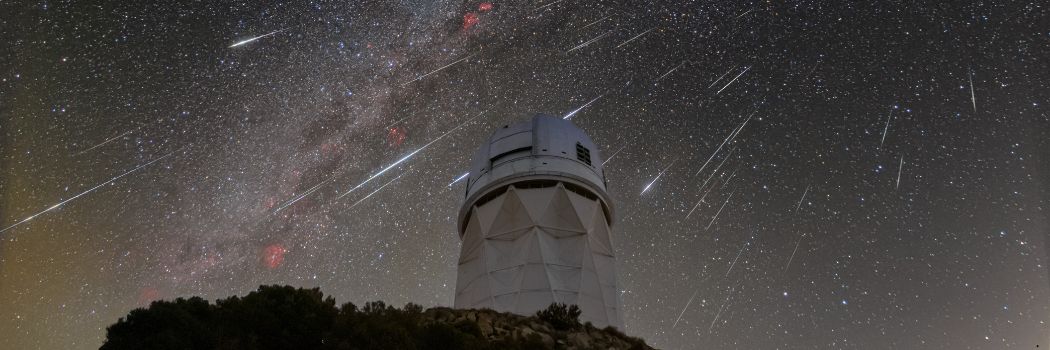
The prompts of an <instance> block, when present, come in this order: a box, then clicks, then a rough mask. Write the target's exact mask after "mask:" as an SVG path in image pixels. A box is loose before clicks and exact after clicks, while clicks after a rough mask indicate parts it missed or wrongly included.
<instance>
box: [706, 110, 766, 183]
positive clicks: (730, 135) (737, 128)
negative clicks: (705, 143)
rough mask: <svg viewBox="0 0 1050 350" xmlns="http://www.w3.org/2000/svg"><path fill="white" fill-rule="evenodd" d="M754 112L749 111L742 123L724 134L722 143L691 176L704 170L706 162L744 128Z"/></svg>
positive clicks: (709, 161)
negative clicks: (726, 134) (724, 137)
mask: <svg viewBox="0 0 1050 350" xmlns="http://www.w3.org/2000/svg"><path fill="white" fill-rule="evenodd" d="M756 112H757V111H755V112H751V115H748V116H747V119H745V120H744V122H743V123H740V126H738V127H736V129H733V132H730V133H729V136H726V139H725V141H722V144H721V145H718V148H716V149H715V152H714V153H711V156H710V157H707V161H706V162H704V165H702V166H700V170H697V171H696V174H693V176H696V175H700V172H702V171H704V168H706V167H707V164H708V163H711V159H714V158H715V155H717V154H718V151H721V150H722V147H723V146H725V145H726V143H727V142H729V140H730V139H733V138H735V137H736V135H737V134H739V133H740V130H743V129H744V125H747V122H748V121H749V120H751V117H752V116H754V115H755V113H756Z"/></svg>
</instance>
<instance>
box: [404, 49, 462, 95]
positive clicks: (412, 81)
mask: <svg viewBox="0 0 1050 350" xmlns="http://www.w3.org/2000/svg"><path fill="white" fill-rule="evenodd" d="M477 54H478V53H477V52H475V53H472V54H469V55H467V56H466V57H463V58H460V59H458V60H456V61H455V62H452V63H449V64H446V65H444V66H443V67H441V68H438V69H435V70H433V71H431V72H430V73H427V74H423V75H420V76H418V77H416V78H415V79H412V80H411V81H408V82H405V83H404V84H401V86H402V87H404V86H405V85H408V84H411V83H414V82H417V81H419V80H420V79H423V78H426V77H427V76H428V75H431V74H434V73H437V72H440V71H441V70H443V69H445V68H448V67H452V66H453V65H455V64H456V63H460V62H463V60H465V59H468V58H471V57H474V55H477Z"/></svg>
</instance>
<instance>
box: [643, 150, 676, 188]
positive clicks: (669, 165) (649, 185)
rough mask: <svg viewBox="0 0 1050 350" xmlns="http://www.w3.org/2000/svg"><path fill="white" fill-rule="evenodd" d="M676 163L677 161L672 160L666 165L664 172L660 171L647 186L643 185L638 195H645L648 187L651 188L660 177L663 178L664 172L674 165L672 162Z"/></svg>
mask: <svg viewBox="0 0 1050 350" xmlns="http://www.w3.org/2000/svg"><path fill="white" fill-rule="evenodd" d="M676 161H678V160H677V159H675V160H672V161H671V164H668V165H667V167H666V168H664V170H660V173H659V174H657V175H656V178H655V179H653V181H650V182H649V184H648V185H645V188H643V189H642V193H639V195H642V194H645V191H648V190H649V188H650V187H653V184H654V183H656V180H659V179H660V177H661V176H664V172H667V169H671V166H672V165H674V162H676Z"/></svg>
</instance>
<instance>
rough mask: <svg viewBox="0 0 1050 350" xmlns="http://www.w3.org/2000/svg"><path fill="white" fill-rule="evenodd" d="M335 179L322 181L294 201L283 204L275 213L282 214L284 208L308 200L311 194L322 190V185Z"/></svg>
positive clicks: (330, 178)
mask: <svg viewBox="0 0 1050 350" xmlns="http://www.w3.org/2000/svg"><path fill="white" fill-rule="evenodd" d="M334 178H335V177H334V176H333V177H329V178H327V179H325V180H324V181H321V182H320V183H318V184H316V185H314V187H310V189H308V190H306V191H305V192H303V194H300V195H299V196H297V197H295V198H293V199H292V200H290V201H288V202H285V203H284V204H282V205H281V206H280V207H278V208H277V210H274V211H273V213H274V214H277V212H280V211H281V210H284V208H287V207H288V206H290V205H292V204H295V202H298V201H299V200H300V199H303V198H306V196H309V195H310V194H313V193H314V192H316V191H317V190H318V189H320V188H321V186H322V185H324V184H326V183H328V182H330V181H332V179H334Z"/></svg>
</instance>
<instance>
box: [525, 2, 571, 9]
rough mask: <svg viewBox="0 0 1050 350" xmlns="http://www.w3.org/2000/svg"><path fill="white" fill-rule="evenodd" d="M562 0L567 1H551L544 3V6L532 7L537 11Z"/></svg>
mask: <svg viewBox="0 0 1050 350" xmlns="http://www.w3.org/2000/svg"><path fill="white" fill-rule="evenodd" d="M562 1H565V0H557V1H552V2H550V3H547V4H544V5H542V6H540V7H537V8H534V9H532V10H533V11H536V10H539V9H543V8H545V7H549V6H551V5H554V4H557V3H559V2H562Z"/></svg>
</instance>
